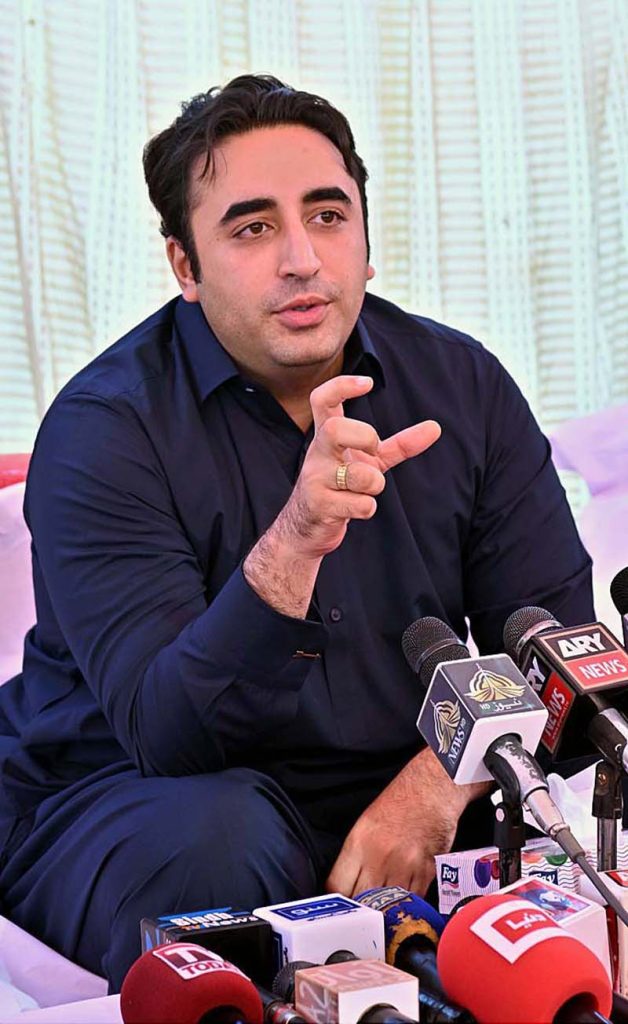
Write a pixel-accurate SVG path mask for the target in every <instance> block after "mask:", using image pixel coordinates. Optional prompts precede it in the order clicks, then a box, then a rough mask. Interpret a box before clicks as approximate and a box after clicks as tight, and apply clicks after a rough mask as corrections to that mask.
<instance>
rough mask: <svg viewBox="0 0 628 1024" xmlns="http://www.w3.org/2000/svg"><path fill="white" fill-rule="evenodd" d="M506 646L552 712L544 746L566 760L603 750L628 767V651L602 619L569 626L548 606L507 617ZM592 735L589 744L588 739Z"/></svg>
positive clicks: (625, 768) (610, 759) (523, 609)
mask: <svg viewBox="0 0 628 1024" xmlns="http://www.w3.org/2000/svg"><path fill="white" fill-rule="evenodd" d="M504 646H505V648H506V650H507V651H508V653H509V654H510V655H511V656H512V657H513V659H514V660H515V662H516V663H517V664H518V665H519V667H520V668H521V671H522V672H523V674H524V675H525V676H526V678H527V680H528V682H529V683H530V685H531V686H532V687H533V689H534V690H535V691H536V692H537V693H538V694H539V697H540V699H541V701H542V703H543V704H544V706H545V707H546V708H547V710H548V712H549V714H548V719H547V723H546V725H545V728H544V730H543V734H542V736H541V746H542V747H543V748H544V749H545V750H546V751H547V752H548V754H550V755H551V756H552V757H555V758H558V759H561V760H562V759H566V758H570V757H578V756H581V755H582V754H587V753H597V751H601V753H602V754H603V755H604V757H605V758H606V759H607V760H608V761H610V762H611V764H614V765H617V766H618V767H620V768H622V769H623V770H624V771H626V770H628V751H627V749H626V748H627V745H628V721H627V720H626V718H625V717H624V715H623V714H622V712H621V711H620V710H619V708H618V706H617V705H618V704H620V702H623V700H625V699H627V698H628V653H627V652H626V651H625V650H624V649H623V647H622V646H621V644H620V643H619V641H618V640H617V639H616V637H614V636H613V634H612V633H611V632H610V630H608V629H607V628H606V626H604V625H603V624H602V623H601V622H591V623H588V624H586V625H584V626H573V627H571V626H570V627H565V626H562V625H561V624H560V622H558V621H557V620H556V619H555V618H553V617H552V615H551V613H550V612H548V611H546V610H545V608H536V607H530V608H521V609H520V610H519V611H517V612H513V614H512V615H511V616H510V617H509V618H508V620H507V621H506V625H505V626H504ZM587 739H588V741H589V742H588V743H587Z"/></svg>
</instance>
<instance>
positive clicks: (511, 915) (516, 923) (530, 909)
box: [471, 899, 565, 964]
mask: <svg viewBox="0 0 628 1024" xmlns="http://www.w3.org/2000/svg"><path fill="white" fill-rule="evenodd" d="M471 931H472V932H474V933H475V934H476V935H477V936H478V938H479V939H481V940H482V941H483V942H485V943H486V945H487V946H490V948H491V949H493V950H495V952H496V953H499V955H500V956H502V957H503V958H504V959H505V960H507V961H508V963H511V964H514V963H516V961H517V960H518V959H519V957H520V956H522V955H523V954H524V953H527V951H528V950H529V949H532V947H533V946H536V945H537V943H539V942H545V940H546V939H549V938H551V937H552V936H555V937H556V938H563V937H564V935H565V932H564V931H563V929H562V928H561V927H560V926H559V925H557V924H556V922H555V921H554V920H553V918H552V917H551V916H550V914H548V913H547V912H546V911H545V910H542V909H541V908H540V907H534V906H531V905H530V904H529V903H525V902H524V901H523V900H521V899H513V900H510V901H508V902H506V903H498V904H494V905H493V906H492V907H490V908H489V910H487V911H486V913H485V914H482V916H481V917H478V918H477V920H476V921H474V922H473V924H472V925H471Z"/></svg>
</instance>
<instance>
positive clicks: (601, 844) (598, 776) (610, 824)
mask: <svg viewBox="0 0 628 1024" xmlns="http://www.w3.org/2000/svg"><path fill="white" fill-rule="evenodd" d="M621 774H622V773H621V768H620V767H619V765H616V764H613V762H612V761H608V760H607V759H606V758H603V759H602V760H601V761H598V763H597V764H596V766H595V783H594V786H593V800H592V804H591V813H592V815H593V817H594V818H597V869H598V871H615V870H616V869H617V821H618V820H621V817H622V814H623V797H622V788H621Z"/></svg>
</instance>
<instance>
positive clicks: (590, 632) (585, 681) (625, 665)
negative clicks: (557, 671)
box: [539, 622, 628, 692]
mask: <svg viewBox="0 0 628 1024" xmlns="http://www.w3.org/2000/svg"><path fill="white" fill-rule="evenodd" d="M539 642H540V646H542V647H545V648H546V649H547V650H548V651H550V652H551V653H552V654H553V655H554V657H555V658H559V659H560V660H561V661H562V662H563V664H564V666H565V667H566V668H567V669H568V671H569V674H570V676H571V678H572V679H573V681H574V683H575V685H576V687H577V689H578V690H579V692H584V691H589V692H590V691H597V690H602V689H604V688H605V687H608V686H613V685H616V684H617V683H618V682H624V681H628V653H627V652H626V651H625V650H624V648H623V647H622V646H621V644H620V643H619V641H618V640H617V639H616V637H614V636H613V634H612V633H611V632H610V630H609V629H607V628H606V626H604V625H602V623H599V622H595V623H593V624H592V625H591V626H579V627H577V628H576V629H573V627H572V628H571V629H561V630H554V631H553V632H552V633H547V634H545V635H541V636H540V637H539Z"/></svg>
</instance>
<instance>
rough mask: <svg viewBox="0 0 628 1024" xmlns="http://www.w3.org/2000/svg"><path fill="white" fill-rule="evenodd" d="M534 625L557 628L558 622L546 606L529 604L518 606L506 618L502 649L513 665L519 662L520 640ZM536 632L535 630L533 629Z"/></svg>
mask: <svg viewBox="0 0 628 1024" xmlns="http://www.w3.org/2000/svg"><path fill="white" fill-rule="evenodd" d="M535 626H539V627H540V626H543V627H545V628H547V629H559V628H560V622H558V621H557V620H556V619H555V618H554V616H553V615H552V613H551V612H548V611H547V609H546V608H537V607H534V606H530V607H528V608H519V609H518V611H516V612H513V613H512V615H510V616H509V617H508V618H507V619H506V624H505V626H504V650H505V652H506V654H507V655H509V657H511V658H512V660H513V661H514V663H515V665H516V664H518V662H519V655H520V654H521V650H520V647H521V641H522V639H523V638H524V637H525V635H526V633H527V632H529V630H531V629H533V627H535ZM535 632H536V630H535Z"/></svg>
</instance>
